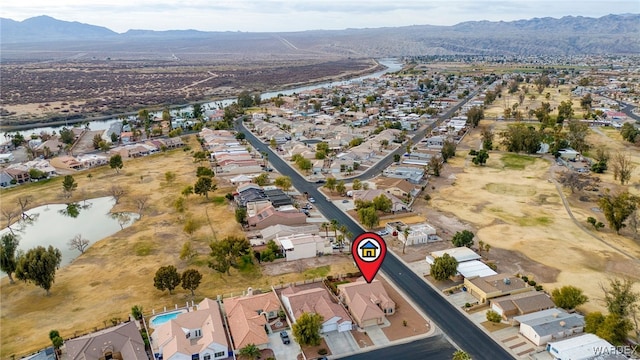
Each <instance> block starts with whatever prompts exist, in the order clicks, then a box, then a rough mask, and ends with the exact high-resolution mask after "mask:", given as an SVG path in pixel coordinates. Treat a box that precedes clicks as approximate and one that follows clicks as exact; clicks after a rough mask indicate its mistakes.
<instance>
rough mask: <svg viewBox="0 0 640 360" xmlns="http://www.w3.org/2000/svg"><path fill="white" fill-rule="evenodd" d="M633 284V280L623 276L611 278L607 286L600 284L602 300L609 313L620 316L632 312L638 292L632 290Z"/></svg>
mask: <svg viewBox="0 0 640 360" xmlns="http://www.w3.org/2000/svg"><path fill="white" fill-rule="evenodd" d="M633 284H634V282H633V280H631V279H630V278H625V279H624V280H620V279H611V280H610V281H609V287H608V288H605V287H604V286H602V291H603V292H604V302H605V304H606V306H607V310H609V313H610V314H616V315H619V316H621V317H626V316H629V315H632V314H634V312H635V311H636V309H637V307H638V304H637V302H638V300H640V294H638V293H636V292H634V291H633Z"/></svg>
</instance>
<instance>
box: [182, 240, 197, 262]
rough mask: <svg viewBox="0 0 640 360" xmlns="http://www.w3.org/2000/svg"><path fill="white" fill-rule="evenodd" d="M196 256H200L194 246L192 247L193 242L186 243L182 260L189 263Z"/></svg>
mask: <svg viewBox="0 0 640 360" xmlns="http://www.w3.org/2000/svg"><path fill="white" fill-rule="evenodd" d="M196 255H198V252H197V251H196V249H194V248H193V245H191V241H185V243H184V244H183V245H182V249H181V250H180V260H186V261H189V260H191V259H193V258H194V257H196Z"/></svg>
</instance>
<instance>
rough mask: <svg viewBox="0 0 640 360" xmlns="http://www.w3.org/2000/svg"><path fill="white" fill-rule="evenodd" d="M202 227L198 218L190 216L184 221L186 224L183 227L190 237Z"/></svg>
mask: <svg viewBox="0 0 640 360" xmlns="http://www.w3.org/2000/svg"><path fill="white" fill-rule="evenodd" d="M199 228H200V224H199V222H198V221H196V219H194V218H192V217H188V218H187V219H186V220H185V221H184V225H183V227H182V231H184V232H185V233H187V235H189V237H192V236H193V234H194V233H195V232H196V231H198V229H199Z"/></svg>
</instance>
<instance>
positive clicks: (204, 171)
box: [196, 166, 215, 177]
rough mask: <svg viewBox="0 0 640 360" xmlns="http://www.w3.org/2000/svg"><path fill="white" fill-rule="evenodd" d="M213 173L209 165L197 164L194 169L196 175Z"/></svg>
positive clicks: (212, 174) (211, 174)
mask: <svg viewBox="0 0 640 360" xmlns="http://www.w3.org/2000/svg"><path fill="white" fill-rule="evenodd" d="M214 175H215V174H214V173H213V170H211V168H210V167H206V166H198V168H197V169H196V176H208V177H213V176H214Z"/></svg>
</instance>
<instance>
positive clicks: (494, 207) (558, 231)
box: [431, 122, 640, 311]
mask: <svg viewBox="0 0 640 360" xmlns="http://www.w3.org/2000/svg"><path fill="white" fill-rule="evenodd" d="M496 124H500V122H498V123H496ZM491 125H493V124H491ZM476 131H477V130H476ZM615 137H616V136H615V134H611V133H609V132H608V131H607V132H605V133H604V135H600V134H598V133H592V134H590V135H589V140H590V141H591V143H592V144H594V145H595V146H599V145H603V146H610V147H611V148H612V149H617V148H620V149H624V150H627V151H629V152H630V153H631V154H632V159H633V160H634V161H638V152H637V151H636V150H635V149H633V148H631V147H630V146H627V145H626V144H620V143H617V141H616V140H614V138H615ZM466 141H469V142H471V143H470V144H465V143H464V142H466ZM476 142H477V137H474V136H469V137H465V140H464V141H463V143H462V144H461V145H460V146H461V147H462V148H465V147H470V148H476V147H477V146H476V145H477V144H476ZM614 143H615V144H617V145H614ZM469 158H470V156H469V155H466V153H461V152H458V154H457V157H456V158H455V159H451V160H449V166H451V167H452V168H453V169H455V171H453V172H454V173H455V181H454V182H453V185H452V186H448V187H443V188H442V189H441V190H440V191H438V192H434V193H432V194H431V195H432V200H431V206H433V208H435V209H438V210H440V211H442V212H443V213H446V214H452V215H453V216H455V217H456V218H458V219H460V220H461V221H462V222H464V223H469V224H472V226H473V227H474V228H476V229H477V231H476V241H478V240H482V241H484V242H485V243H488V244H490V245H491V246H492V247H493V248H502V249H506V250H511V251H518V252H521V253H522V254H525V255H526V256H528V257H529V258H531V259H532V260H534V261H535V262H537V263H540V264H543V265H544V266H546V267H547V268H548V269H558V270H560V273H559V275H558V276H557V278H556V279H555V281H550V282H547V283H543V284H542V285H544V287H545V289H546V290H549V291H550V290H552V289H554V288H556V287H560V286H563V285H574V286H577V287H579V288H582V289H583V290H584V291H585V293H586V295H587V296H588V297H589V298H590V299H591V301H590V302H589V303H587V304H586V305H585V306H583V309H584V310H587V311H591V310H600V311H602V310H603V305H602V303H601V302H600V301H599V300H598V299H601V298H602V291H601V289H600V284H606V283H607V282H608V279H609V278H610V277H615V276H631V277H633V278H635V279H636V280H640V272H639V271H638V269H640V265H639V264H640V263H639V262H638V261H637V260H630V259H629V258H628V257H626V255H631V256H633V257H635V258H636V259H638V258H640V241H636V240H633V239H631V236H630V233H625V232H623V234H624V235H625V236H619V235H616V234H615V233H614V232H612V231H611V230H609V229H604V230H603V231H600V232H598V233H597V234H596V235H597V236H599V237H601V238H602V239H603V240H604V242H602V241H598V240H596V239H595V238H593V237H591V236H590V235H589V234H586V233H585V232H584V231H583V230H581V229H580V228H579V227H578V226H577V225H576V224H575V223H574V222H573V221H572V220H571V218H570V217H569V215H568V214H567V211H566V210H565V208H564V206H563V204H562V201H561V198H560V195H559V194H558V191H557V189H556V187H555V185H554V184H553V183H552V182H551V181H549V178H550V177H551V176H552V173H551V172H550V168H551V167H552V166H555V165H553V164H554V162H553V161H552V160H551V159H550V158H549V159H545V158H540V157H539V156H527V155H516V154H509V153H504V152H500V151H493V152H490V158H489V161H488V162H487V164H486V166H482V167H479V166H475V165H473V164H472V163H471V161H469ZM561 170H564V168H562V169H561ZM561 170H559V171H561ZM636 178H637V177H636ZM612 181H613V179H612V177H611V175H610V174H605V175H604V176H602V182H603V184H602V185H601V187H609V186H611V187H614V188H615V184H613V183H611V182H612ZM632 185H634V186H631V191H632V192H636V190H635V184H632ZM563 192H564V194H565V195H566V196H567V197H568V200H569V203H570V206H571V209H572V211H573V213H574V215H575V216H576V219H578V220H586V218H587V216H594V217H597V218H598V219H599V220H600V221H603V222H605V223H606V221H605V219H604V217H603V216H602V214H601V213H596V212H594V211H593V210H592V209H593V208H597V204H596V203H595V200H592V202H583V201H581V200H579V197H580V194H574V195H572V194H571V193H570V191H569V190H565V189H563ZM594 199H597V197H594ZM585 224H586V221H585ZM605 243H610V244H613V245H615V246H616V247H618V249H620V251H616V250H614V249H612V248H610V247H608V246H607V245H606V244H605ZM503 261H506V262H509V259H504V260H503ZM549 273H551V271H550V272H549ZM526 275H534V276H535V274H526ZM539 275H540V276H541V277H542V275H541V274H539ZM636 289H637V290H640V284H636Z"/></svg>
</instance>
